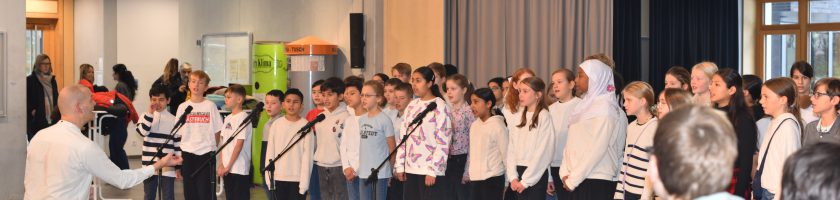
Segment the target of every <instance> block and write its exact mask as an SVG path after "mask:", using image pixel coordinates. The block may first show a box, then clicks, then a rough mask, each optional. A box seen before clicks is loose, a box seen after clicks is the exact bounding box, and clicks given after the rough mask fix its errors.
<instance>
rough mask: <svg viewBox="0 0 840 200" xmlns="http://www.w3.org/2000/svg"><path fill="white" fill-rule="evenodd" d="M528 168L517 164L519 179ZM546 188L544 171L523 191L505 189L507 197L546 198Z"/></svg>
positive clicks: (532, 199)
mask: <svg viewBox="0 0 840 200" xmlns="http://www.w3.org/2000/svg"><path fill="white" fill-rule="evenodd" d="M526 169H528V167H525V166H516V172H517V173H519V180H522V174H523V173H525V170H526ZM613 189H615V188H613ZM546 190H548V173H545V172H543V173H542V175H541V176H540V180H539V181H537V183H536V184H534V185H532V186H530V187H528V188H525V190H523V191H522V193H517V192H515V191H513V190H511V189H510V187H507V189H506V191H505V199H516V200H545V195H546V193H545V191H546Z"/></svg>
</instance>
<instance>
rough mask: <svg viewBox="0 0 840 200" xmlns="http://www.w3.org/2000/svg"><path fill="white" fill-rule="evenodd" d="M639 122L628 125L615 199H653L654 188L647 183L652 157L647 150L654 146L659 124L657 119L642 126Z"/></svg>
mask: <svg viewBox="0 0 840 200" xmlns="http://www.w3.org/2000/svg"><path fill="white" fill-rule="evenodd" d="M637 122H638V121H633V122H630V124H629V125H627V140H626V141H627V142H626V143H625V144H626V145H625V147H624V158H623V163H622V164H621V170H620V172H619V178H618V184H617V185H616V189H615V196H614V198H615V199H651V198H652V194H653V186H652V185H651V184H648V183H649V181H646V179H647V177H648V171H647V170H648V166H649V165H648V164H649V157H650V156H649V153H650V152H648V150H647V148H648V147H650V146H653V135H654V133H655V132H656V126H657V124H658V122H657V120H656V118H652V119H650V120H649V121H648V122H647V123H645V124H642V125H639V124H638V123H637Z"/></svg>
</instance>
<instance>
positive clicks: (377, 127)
mask: <svg viewBox="0 0 840 200" xmlns="http://www.w3.org/2000/svg"><path fill="white" fill-rule="evenodd" d="M385 115H386V114H385V113H381V112H380V113H379V114H376V116H373V117H371V116H368V114H364V115H362V116H359V117H358V121H359V122H358V124H359V130H361V131H360V132H361V136H360V137H361V141H360V142H359V144H360V146H359V152H360V154H359V169H356V172H357V173H358V175H359V177H360V178H367V177H368V176H370V172H371V171H370V169H371V168H376V167H378V166H379V163H381V162H382V160H384V159H385V158H386V157H388V154H389V153H390V149H388V137H394V127H393V124H392V123H393V122H391V118H390V117H388V116H385ZM390 177H391V165H390V163H389V162H388V163H385V165H384V166H383V167H382V169H381V170H379V175H377V178H380V179H382V178H390Z"/></svg>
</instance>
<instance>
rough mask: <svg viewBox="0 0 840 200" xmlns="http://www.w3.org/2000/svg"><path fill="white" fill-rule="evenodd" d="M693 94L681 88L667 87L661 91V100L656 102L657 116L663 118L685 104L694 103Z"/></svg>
mask: <svg viewBox="0 0 840 200" xmlns="http://www.w3.org/2000/svg"><path fill="white" fill-rule="evenodd" d="M693 97H694V96H693V95H692V94H691V93H690V92H688V91H686V90H683V89H679V88H665V90H662V92H660V93H659V102H658V103H656V112H657V113H656V117H658V118H660V119H662V117H665V115H666V114H668V113H669V112H671V110H675V109H677V108H679V107H680V106H683V105H688V104H692V103H693V102H692V101H693Z"/></svg>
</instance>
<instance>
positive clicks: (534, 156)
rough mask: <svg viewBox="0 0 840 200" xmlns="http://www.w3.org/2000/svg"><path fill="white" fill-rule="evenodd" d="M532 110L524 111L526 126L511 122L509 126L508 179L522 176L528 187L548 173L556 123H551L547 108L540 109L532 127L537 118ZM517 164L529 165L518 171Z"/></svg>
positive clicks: (521, 179)
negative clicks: (522, 170) (532, 124)
mask: <svg viewBox="0 0 840 200" xmlns="http://www.w3.org/2000/svg"><path fill="white" fill-rule="evenodd" d="M533 116H534V113H533V112H527V113H526V114H525V120H527V121H526V122H527V123H526V124H525V126H523V127H521V128H520V127H517V125H519V123H516V124H508V127H509V129H510V132H509V134H510V135H509V137H508V138H509V139H508V148H507V152H508V153H507V159H506V162H505V172H506V174H507V180H508V182H510V181H512V180H513V179H519V182H520V183H522V186H525V188H528V187H531V186H533V185H534V184H537V181H539V180H540V177H542V175H543V173H545V172H546V169H547V168H548V165H549V164H551V158H553V157H554V147H553V145H554V137H555V136H554V125H552V124H551V114H549V113H548V110H541V111H540V112H539V119H538V121H537V122H538V123H537V127H536V128H533V129H532V128H530V126H531V123H532V120H533V119H534V117H533ZM516 166H523V167H527V169H525V171H524V173H522V174H519V173H518V172H517V171H516Z"/></svg>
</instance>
